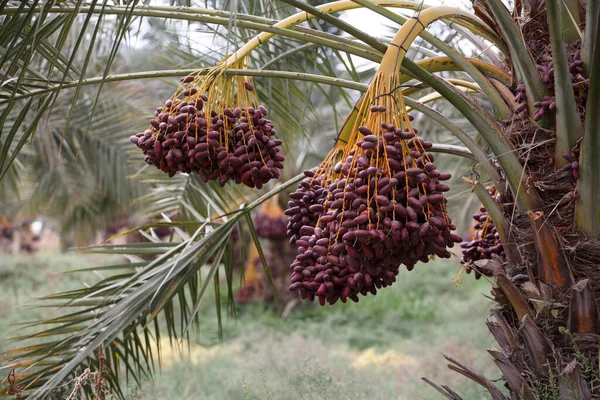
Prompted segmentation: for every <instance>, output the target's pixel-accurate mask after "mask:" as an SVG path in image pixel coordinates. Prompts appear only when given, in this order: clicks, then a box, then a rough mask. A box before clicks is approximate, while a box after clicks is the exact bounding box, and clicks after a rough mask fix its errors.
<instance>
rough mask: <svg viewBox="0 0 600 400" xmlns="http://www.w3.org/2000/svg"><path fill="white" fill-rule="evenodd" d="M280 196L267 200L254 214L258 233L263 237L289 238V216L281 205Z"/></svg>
mask: <svg viewBox="0 0 600 400" xmlns="http://www.w3.org/2000/svg"><path fill="white" fill-rule="evenodd" d="M278 201H279V196H278V195H277V196H273V197H272V198H271V199H270V200H269V201H265V202H264V203H263V204H262V206H261V207H260V210H259V211H258V213H256V215H255V216H254V229H255V230H256V235H257V236H258V237H260V238H263V239H269V240H284V239H286V238H287V235H286V226H287V218H286V217H285V215H284V213H283V210H282V209H281V207H280V206H279V203H278Z"/></svg>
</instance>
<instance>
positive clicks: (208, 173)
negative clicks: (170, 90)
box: [130, 81, 284, 189]
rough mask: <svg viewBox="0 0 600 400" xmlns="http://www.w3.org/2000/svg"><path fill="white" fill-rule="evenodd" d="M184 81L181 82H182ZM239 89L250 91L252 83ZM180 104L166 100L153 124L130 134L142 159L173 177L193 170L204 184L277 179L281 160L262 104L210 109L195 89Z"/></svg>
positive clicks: (251, 184) (258, 185) (259, 182)
mask: <svg viewBox="0 0 600 400" xmlns="http://www.w3.org/2000/svg"><path fill="white" fill-rule="evenodd" d="M184 83H185V81H184ZM242 90H248V91H253V90H254V88H253V87H252V85H251V84H250V83H248V82H247V85H246V86H245V88H244V89H242ZM183 95H184V96H185V97H184V99H183V100H180V99H175V100H167V102H166V103H165V106H164V107H159V108H158V109H157V110H156V113H155V117H156V118H154V119H152V120H151V121H150V124H151V126H150V127H149V128H148V129H147V130H146V131H144V132H140V133H138V134H137V135H134V136H131V138H130V141H131V143H133V144H135V145H137V146H138V147H139V148H140V149H141V150H142V151H143V152H144V155H145V158H144V161H145V162H146V163H148V164H151V165H154V166H156V167H157V168H158V169H160V170H161V171H163V172H165V173H167V174H168V175H169V177H172V176H173V175H175V173H177V172H185V173H191V172H196V173H198V174H199V175H200V178H201V179H202V180H203V181H205V182H207V181H209V180H217V181H218V182H219V184H220V185H221V186H224V185H225V183H227V182H228V181H229V180H232V181H234V182H235V183H237V184H240V183H242V184H244V185H246V186H249V187H252V188H254V187H256V188H258V189H260V188H261V187H262V186H263V185H264V184H265V183H267V182H268V181H269V180H271V179H278V178H279V175H280V174H279V170H280V169H282V168H283V164H282V162H283V160H284V157H283V156H282V155H281V154H280V149H279V146H280V145H281V140H279V139H274V136H275V135H276V132H275V130H274V126H273V122H272V121H270V120H268V119H267V118H266V116H267V110H266V109H265V108H264V107H263V106H259V107H257V108H254V107H249V106H248V107H226V108H224V109H222V110H219V111H215V110H208V109H207V107H206V104H207V102H208V98H207V97H206V96H205V95H199V94H198V93H197V89H195V88H188V89H186V90H184V91H183Z"/></svg>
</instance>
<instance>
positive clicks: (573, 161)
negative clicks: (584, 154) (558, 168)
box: [563, 138, 583, 181]
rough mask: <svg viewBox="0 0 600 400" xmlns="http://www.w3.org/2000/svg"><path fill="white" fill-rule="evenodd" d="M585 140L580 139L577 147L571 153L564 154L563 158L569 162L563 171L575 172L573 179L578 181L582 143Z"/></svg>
mask: <svg viewBox="0 0 600 400" xmlns="http://www.w3.org/2000/svg"><path fill="white" fill-rule="evenodd" d="M582 139H583V138H579V139H578V140H577V143H576V144H575V147H573V148H572V149H571V151H570V152H568V153H564V154H563V158H564V159H565V160H567V161H569V162H568V163H567V164H566V165H565V166H564V167H563V169H565V170H571V171H573V179H575V181H577V180H578V179H579V153H580V152H581V141H582Z"/></svg>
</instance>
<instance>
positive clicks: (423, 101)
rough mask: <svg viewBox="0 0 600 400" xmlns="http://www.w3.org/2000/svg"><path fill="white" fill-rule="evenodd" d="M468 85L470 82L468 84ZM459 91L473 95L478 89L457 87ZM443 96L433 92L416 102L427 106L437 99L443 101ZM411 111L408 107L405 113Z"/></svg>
mask: <svg viewBox="0 0 600 400" xmlns="http://www.w3.org/2000/svg"><path fill="white" fill-rule="evenodd" d="M469 83H470V82H469ZM458 89H459V90H462V91H463V92H464V93H473V92H477V91H478V89H479V88H478V89H472V88H470V87H465V86H463V87H459V88H458ZM402 94H403V95H405V94H404V93H402ZM443 98H444V96H442V95H441V94H439V93H438V92H434V93H430V94H428V95H427V96H423V97H421V98H419V99H417V101H418V102H419V103H421V104H427V103H431V102H432V101H435V100H439V99H443ZM411 110H412V108H410V107H408V106H407V107H406V111H408V112H410V111H411Z"/></svg>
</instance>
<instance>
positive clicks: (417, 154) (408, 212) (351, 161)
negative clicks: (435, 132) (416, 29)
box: [286, 106, 462, 305]
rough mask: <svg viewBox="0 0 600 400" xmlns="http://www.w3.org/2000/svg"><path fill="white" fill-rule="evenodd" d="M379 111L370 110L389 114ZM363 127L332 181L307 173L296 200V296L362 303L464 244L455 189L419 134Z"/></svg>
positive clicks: (292, 224) (292, 209) (292, 212)
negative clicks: (451, 204)
mask: <svg viewBox="0 0 600 400" xmlns="http://www.w3.org/2000/svg"><path fill="white" fill-rule="evenodd" d="M383 111H385V107H381V106H374V107H372V108H371V112H383ZM373 130H375V131H376V132H372V131H371V129H369V128H367V127H366V126H360V127H359V128H358V131H359V132H360V134H361V135H362V140H360V141H358V142H357V143H356V146H355V148H354V149H353V150H351V151H350V152H349V154H348V156H347V158H346V159H345V160H342V161H341V162H340V163H338V164H337V165H336V166H335V168H334V170H333V172H334V174H333V175H332V177H331V178H326V177H325V176H324V175H323V174H321V175H320V174H317V175H315V174H314V173H313V172H310V171H309V172H306V173H305V174H306V178H305V179H304V181H303V182H301V183H300V186H299V188H298V190H297V191H296V192H295V193H293V194H292V195H291V200H290V202H289V208H288V210H287V211H286V214H287V215H288V218H289V223H288V235H289V236H290V239H291V241H292V242H294V243H295V244H296V245H297V246H298V255H297V257H296V260H295V261H294V262H293V263H292V265H291V266H290V268H291V270H292V276H291V285H290V290H292V291H295V290H299V291H300V296H301V297H302V298H308V299H310V300H314V299H315V297H316V298H318V300H319V303H320V304H321V305H323V304H325V302H328V303H330V304H333V303H335V302H336V301H337V300H338V299H340V300H341V301H343V302H345V301H346V300H347V299H348V298H350V299H351V300H353V301H358V295H359V294H360V295H367V294H368V293H372V294H376V293H377V289H379V288H382V287H385V286H389V285H391V284H392V283H393V282H394V281H395V280H396V275H397V274H398V269H399V267H400V264H404V265H405V266H406V268H407V269H408V270H412V269H413V267H414V265H415V263H417V262H419V261H422V262H428V261H429V257H430V256H432V255H436V256H438V257H441V258H448V257H450V252H449V251H448V249H447V248H448V247H452V246H453V245H454V243H456V242H460V241H462V239H461V237H460V236H458V235H456V234H453V233H452V232H451V231H452V230H454V229H456V228H455V226H454V225H453V224H452V223H451V221H450V219H449V218H448V216H447V214H446V199H445V198H444V196H443V193H444V192H446V191H447V190H448V189H449V187H448V186H447V185H445V184H443V183H441V181H445V180H448V179H450V174H442V173H440V172H439V171H438V170H437V169H436V167H435V165H434V163H433V161H434V159H433V156H432V155H431V154H430V153H428V152H427V150H426V149H427V148H430V147H431V146H432V144H431V143H429V142H425V141H423V140H422V139H420V138H418V137H416V136H415V133H414V132H411V131H406V130H403V129H400V128H396V127H395V126H394V125H391V124H387V123H382V124H381V126H380V127H377V129H373Z"/></svg>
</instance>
